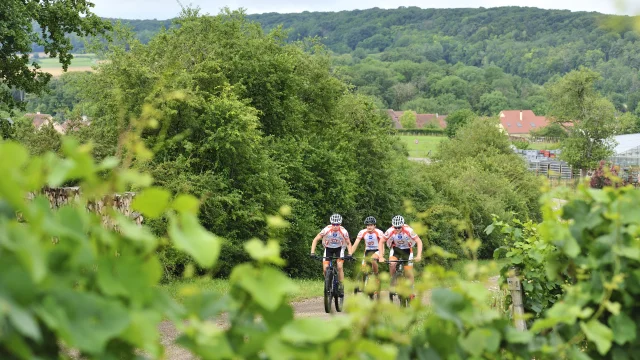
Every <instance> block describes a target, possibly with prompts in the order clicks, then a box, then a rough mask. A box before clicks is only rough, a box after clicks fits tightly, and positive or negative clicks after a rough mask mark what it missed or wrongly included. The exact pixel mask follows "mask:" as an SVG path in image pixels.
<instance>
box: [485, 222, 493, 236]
mask: <svg viewBox="0 0 640 360" xmlns="http://www.w3.org/2000/svg"><path fill="white" fill-rule="evenodd" d="M494 228H495V227H494V226H493V224H490V225H489V226H487V227H486V228H485V229H484V233H485V234H487V235H491V233H492V232H493V229H494Z"/></svg>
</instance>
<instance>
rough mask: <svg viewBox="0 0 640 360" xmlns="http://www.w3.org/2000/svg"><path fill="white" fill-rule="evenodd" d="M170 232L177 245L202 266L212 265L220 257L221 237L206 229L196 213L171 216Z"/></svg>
mask: <svg viewBox="0 0 640 360" xmlns="http://www.w3.org/2000/svg"><path fill="white" fill-rule="evenodd" d="M168 233H169V236H170V237H171V240H173V243H174V245H175V247H176V248H177V249H178V250H182V251H184V252H186V253H187V254H189V255H191V256H192V257H193V258H194V259H195V260H196V262H197V263H198V264H199V265H200V266H203V267H207V268H209V267H212V266H213V265H214V264H215V262H216V260H217V259H218V255H219V254H220V247H221V242H222V241H221V239H220V238H219V237H217V236H215V235H213V234H211V233H210V232H208V231H207V230H205V229H204V228H203V227H202V225H200V223H199V222H198V219H197V218H196V216H195V215H193V214H191V213H181V214H178V215H177V217H176V216H175V215H171V216H169V229H168Z"/></svg>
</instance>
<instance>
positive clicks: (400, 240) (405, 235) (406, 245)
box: [384, 225, 418, 249]
mask: <svg viewBox="0 0 640 360" xmlns="http://www.w3.org/2000/svg"><path fill="white" fill-rule="evenodd" d="M417 237H418V234H416V232H415V231H413V229H412V228H411V227H410V226H409V225H403V226H402V229H400V230H396V229H395V228H394V227H390V228H389V230H387V231H386V232H385V233H384V238H385V239H386V241H387V246H388V247H389V248H392V247H397V248H398V249H410V248H412V247H413V246H414V245H415V244H416V241H415V239H416V238H417Z"/></svg>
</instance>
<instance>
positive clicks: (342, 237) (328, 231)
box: [320, 225, 349, 248]
mask: <svg viewBox="0 0 640 360" xmlns="http://www.w3.org/2000/svg"><path fill="white" fill-rule="evenodd" d="M320 236H321V237H322V244H323V245H324V247H326V248H340V247H346V246H347V244H348V243H349V233H348V232H347V229H345V228H343V227H342V226H340V228H338V231H333V229H332V226H331V225H328V226H327V227H325V228H324V229H322V231H320Z"/></svg>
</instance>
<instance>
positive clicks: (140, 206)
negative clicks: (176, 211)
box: [131, 187, 171, 219]
mask: <svg viewBox="0 0 640 360" xmlns="http://www.w3.org/2000/svg"><path fill="white" fill-rule="evenodd" d="M170 197H171V194H170V193H169V192H168V191H167V190H164V189H162V188H158V187H150V188H148V189H144V190H143V191H142V192H140V193H139V194H137V195H136V196H135V197H134V198H133V202H132V203H131V207H132V208H133V209H134V210H137V211H140V212H141V213H143V214H144V215H145V216H147V217H149V218H150V219H155V218H157V217H159V216H160V215H162V214H163V213H164V211H165V210H166V209H167V206H168V205H169V198H170Z"/></svg>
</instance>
